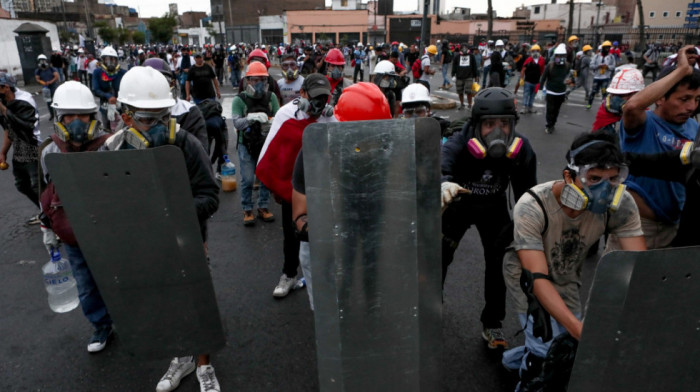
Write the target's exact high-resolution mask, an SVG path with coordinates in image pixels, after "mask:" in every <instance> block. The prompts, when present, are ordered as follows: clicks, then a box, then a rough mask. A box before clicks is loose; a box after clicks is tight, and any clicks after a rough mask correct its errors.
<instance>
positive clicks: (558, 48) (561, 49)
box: [554, 44, 566, 55]
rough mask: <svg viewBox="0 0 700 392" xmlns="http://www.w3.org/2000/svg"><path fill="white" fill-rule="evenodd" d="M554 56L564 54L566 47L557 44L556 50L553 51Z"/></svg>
mask: <svg viewBox="0 0 700 392" xmlns="http://www.w3.org/2000/svg"><path fill="white" fill-rule="evenodd" d="M554 54H555V55H557V54H566V45H564V44H559V46H557V48H556V49H554Z"/></svg>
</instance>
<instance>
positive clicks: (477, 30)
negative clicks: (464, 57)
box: [474, 23, 481, 44]
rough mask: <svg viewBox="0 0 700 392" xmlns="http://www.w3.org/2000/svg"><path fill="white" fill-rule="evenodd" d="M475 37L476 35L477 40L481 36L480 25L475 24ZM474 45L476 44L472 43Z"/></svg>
mask: <svg viewBox="0 0 700 392" xmlns="http://www.w3.org/2000/svg"><path fill="white" fill-rule="evenodd" d="M476 35H477V38H480V36H481V23H477V24H476ZM474 41H476V40H474ZM474 43H475V44H476V42H474Z"/></svg>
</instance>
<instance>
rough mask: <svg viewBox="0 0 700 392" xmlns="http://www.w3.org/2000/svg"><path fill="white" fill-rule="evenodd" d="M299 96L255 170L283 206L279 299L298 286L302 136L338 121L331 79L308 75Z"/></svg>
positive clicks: (282, 114)
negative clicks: (295, 184)
mask: <svg viewBox="0 0 700 392" xmlns="http://www.w3.org/2000/svg"><path fill="white" fill-rule="evenodd" d="M285 61H286V60H285ZM299 94H300V97H299V98H298V99H295V100H294V101H292V102H289V103H287V104H286V105H284V106H282V108H280V110H279V111H278V112H277V115H275V119H274V121H273V122H272V127H271V128H270V133H269V134H268V135H267V138H266V139H265V145H264V146H263V149H262V152H261V153H260V160H259V161H258V166H257V169H256V171H255V174H256V175H257V176H258V178H259V179H260V181H261V182H262V183H264V184H265V185H267V187H268V188H269V189H270V190H271V191H272V192H273V193H274V195H275V199H276V200H277V201H278V202H279V203H280V204H281V205H282V233H283V234H284V243H283V248H284V249H283V250H284V266H283V267H282V276H280V280H279V283H278V284H277V286H276V287H275V289H274V291H273V293H272V295H273V296H274V297H276V298H282V297H285V296H287V294H289V291H290V290H292V288H294V287H295V285H296V284H297V278H296V276H297V270H298V269H299V239H298V238H297V237H296V235H295V233H294V223H293V221H292V205H291V203H292V170H293V169H294V161H295V159H296V157H297V154H298V153H299V150H300V149H301V137H302V134H303V132H304V129H306V127H307V126H308V125H309V124H313V123H316V122H319V123H326V122H335V121H336V119H335V117H333V107H332V106H330V105H329V104H328V103H327V102H328V99H329V97H330V96H331V85H330V82H329V81H328V78H327V77H325V76H323V75H321V74H318V73H314V74H311V75H309V76H307V77H306V79H304V83H303V84H302V86H301V89H300V91H299Z"/></svg>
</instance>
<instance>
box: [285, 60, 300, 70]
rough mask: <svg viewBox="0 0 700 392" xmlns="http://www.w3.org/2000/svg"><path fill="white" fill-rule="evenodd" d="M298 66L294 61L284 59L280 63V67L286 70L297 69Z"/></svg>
mask: <svg viewBox="0 0 700 392" xmlns="http://www.w3.org/2000/svg"><path fill="white" fill-rule="evenodd" d="M298 67H299V66H298V65H297V62H296V61H285V62H283V63H282V69H283V70H287V69H290V68H291V69H297V68H298Z"/></svg>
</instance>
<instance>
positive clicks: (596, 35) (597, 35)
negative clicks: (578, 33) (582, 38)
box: [595, 0, 603, 48]
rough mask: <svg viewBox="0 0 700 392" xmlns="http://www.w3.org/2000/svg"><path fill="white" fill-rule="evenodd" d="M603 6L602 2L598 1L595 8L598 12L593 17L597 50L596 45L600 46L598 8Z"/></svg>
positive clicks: (601, 0)
mask: <svg viewBox="0 0 700 392" xmlns="http://www.w3.org/2000/svg"><path fill="white" fill-rule="evenodd" d="M602 6H603V0H598V4H596V7H598V11H596V15H595V47H596V48H597V47H598V45H599V44H600V32H599V31H600V7H602Z"/></svg>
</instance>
